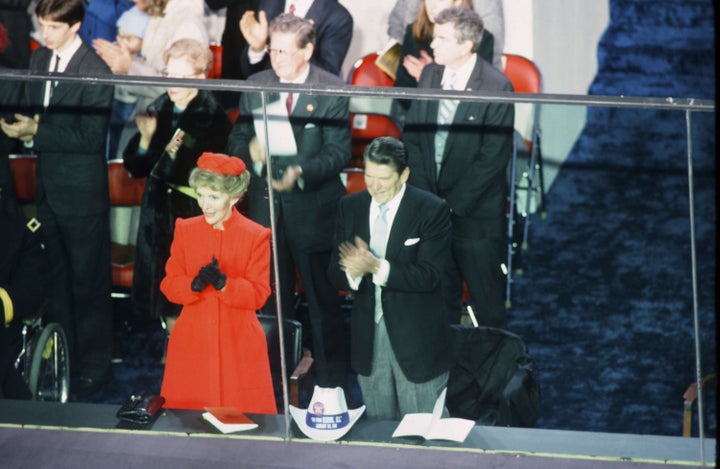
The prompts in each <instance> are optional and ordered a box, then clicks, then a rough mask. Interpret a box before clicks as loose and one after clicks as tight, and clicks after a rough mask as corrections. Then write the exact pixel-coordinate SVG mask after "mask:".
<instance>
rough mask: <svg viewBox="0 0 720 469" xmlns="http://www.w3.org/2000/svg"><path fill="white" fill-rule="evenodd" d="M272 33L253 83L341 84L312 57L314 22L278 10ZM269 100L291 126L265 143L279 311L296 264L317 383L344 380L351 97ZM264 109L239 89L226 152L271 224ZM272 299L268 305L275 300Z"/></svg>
mask: <svg viewBox="0 0 720 469" xmlns="http://www.w3.org/2000/svg"><path fill="white" fill-rule="evenodd" d="M269 31H270V44H269V48H268V51H269V55H270V60H271V63H272V69H271V70H266V71H263V72H260V73H257V74H255V75H252V76H251V77H250V78H249V79H248V81H249V82H250V83H255V84H258V83H261V84H267V83H272V84H276V83H288V84H308V85H318V84H322V85H335V86H340V85H342V83H343V82H342V80H340V78H338V77H337V76H335V75H332V74H331V73H329V72H327V71H325V70H322V69H321V68H320V67H318V66H317V65H314V64H312V63H311V58H312V56H313V54H314V51H315V30H314V29H313V26H312V23H311V22H310V21H309V20H307V19H303V18H300V17H298V16H294V15H290V14H284V15H280V16H278V17H277V18H275V19H274V20H273V21H272V22H271V23H270V27H269ZM267 98H268V99H267V103H266V104H267V106H268V108H269V109H268V111H269V112H271V113H272V116H271V117H270V120H271V121H272V122H273V123H276V124H279V125H281V126H284V129H285V130H286V131H287V134H286V135H279V134H277V133H275V134H272V135H271V136H270V145H271V147H270V149H269V153H270V158H271V166H272V171H271V176H272V190H273V191H274V194H273V195H274V201H275V206H274V214H275V228H276V233H275V239H276V241H277V244H276V246H274V247H275V248H276V250H275V255H276V256H277V259H278V264H279V271H278V276H279V277H280V286H279V287H278V286H277V285H276V288H275V294H276V295H280V300H281V301H280V303H281V307H282V311H283V314H284V315H285V316H286V317H293V315H294V309H295V308H294V303H295V299H294V292H295V278H296V273H295V272H296V269H297V272H298V273H299V275H300V279H301V280H302V285H303V290H304V295H305V298H306V300H307V304H308V314H309V318H310V321H309V323H310V324H309V326H310V334H311V337H312V347H313V357H314V359H315V364H314V366H313V369H314V370H315V376H316V379H317V383H318V385H320V386H321V387H336V386H344V385H345V381H346V378H347V360H346V353H345V346H346V340H345V329H344V321H343V315H342V312H341V308H340V296H339V295H338V291H337V290H336V289H335V288H334V287H333V286H332V285H331V284H330V281H329V279H328V274H327V266H328V262H329V260H330V251H331V248H332V232H333V220H334V218H335V212H336V210H337V204H338V200H340V198H341V197H342V196H343V195H345V187H344V186H343V184H342V182H341V180H340V172H341V171H342V170H343V168H344V167H345V166H346V165H347V163H348V161H349V159H350V115H349V110H348V98H346V97H342V96H327V95H311V94H305V93H302V92H292V93H286V92H283V93H270V94H269V95H268V97H267ZM262 106H263V102H262V101H261V96H260V94H259V93H243V94H242V97H241V98H240V112H239V116H238V118H237V121H236V123H235V126H234V127H233V130H232V132H231V133H230V138H229V139H228V153H229V154H231V155H240V156H241V157H242V158H243V159H244V160H245V164H246V165H247V167H248V168H250V169H251V173H250V174H251V180H250V187H249V190H248V202H249V206H250V208H249V210H250V213H249V215H250V218H252V219H253V220H254V221H256V222H258V223H261V224H263V225H265V226H271V224H270V207H269V203H268V201H269V192H268V191H269V190H270V188H269V187H268V185H267V183H266V181H267V174H268V173H267V171H268V166H267V164H266V162H267V160H266V151H265V148H264V146H265V135H264V132H262V130H261V131H260V134H259V135H258V134H257V133H256V129H262V128H263V127H264V124H260V122H262ZM274 144H281V145H279V146H284V147H285V148H278V147H274V146H273V145H274ZM269 301H270V303H271V304H269V305H268V307H269V308H270V309H272V306H273V304H274V303H273V302H274V301H275V299H274V298H273V297H271V298H270V300H269ZM306 325H307V324H306Z"/></svg>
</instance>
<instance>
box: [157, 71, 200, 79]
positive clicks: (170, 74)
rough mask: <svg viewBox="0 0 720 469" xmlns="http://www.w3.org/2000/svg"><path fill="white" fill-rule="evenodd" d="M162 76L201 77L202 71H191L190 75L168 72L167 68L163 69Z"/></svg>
mask: <svg viewBox="0 0 720 469" xmlns="http://www.w3.org/2000/svg"><path fill="white" fill-rule="evenodd" d="M162 76H164V77H165V78H201V77H202V73H190V74H188V75H177V74H173V73H168V71H167V70H163V71H162Z"/></svg>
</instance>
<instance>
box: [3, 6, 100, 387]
mask: <svg viewBox="0 0 720 469" xmlns="http://www.w3.org/2000/svg"><path fill="white" fill-rule="evenodd" d="M35 12H36V14H37V16H38V20H39V22H40V30H41V33H42V36H43V42H44V43H45V44H46V46H45V47H42V48H40V49H38V50H37V51H35V52H34V53H33V54H32V55H31V57H30V68H31V70H34V71H38V72H42V73H47V72H48V71H58V72H65V73H68V74H74V75H81V76H86V77H90V76H96V75H104V74H108V75H109V74H110V73H111V72H110V70H109V69H108V68H107V66H106V65H105V62H103V61H102V59H100V57H98V56H97V55H96V54H95V52H93V50H92V48H91V47H90V46H88V45H87V44H85V43H84V42H83V41H82V40H81V39H80V37H79V36H78V30H79V28H80V24H81V22H82V19H83V15H84V7H83V3H82V0H41V1H40V3H38V5H37V8H36V10H35ZM112 98H113V89H112V86H106V85H95V84H90V85H85V84H78V83H69V82H54V81H52V80H47V81H32V82H29V83H27V86H25V89H24V93H23V100H22V103H21V104H22V105H23V106H27V107H28V108H29V109H30V111H29V113H28V114H27V115H23V114H19V113H18V114H15V116H14V118H15V121H14V122H12V123H10V122H7V121H5V120H3V121H2V130H3V132H5V134H7V135H8V136H9V137H11V138H17V139H19V140H21V141H22V142H23V144H24V146H25V147H26V149H27V151H32V152H34V153H36V154H37V155H38V165H37V175H36V178H37V195H36V201H37V210H38V215H37V217H38V219H39V220H40V221H41V222H42V224H43V231H44V235H45V245H46V247H47V254H48V263H49V265H50V279H51V287H50V288H51V290H50V301H49V309H48V316H49V318H50V319H51V320H53V321H58V322H60V324H61V325H62V326H63V328H64V329H65V333H66V334H67V338H68V343H69V346H70V359H71V370H73V371H74V374H76V375H77V376H78V377H79V380H78V381H77V383H76V386H75V389H74V394H75V395H76V396H77V397H82V396H84V395H88V394H90V393H92V392H94V391H96V390H97V389H98V388H99V387H100V386H101V385H102V384H103V383H104V382H106V381H108V380H109V379H110V371H111V369H110V364H111V358H112V321H113V318H112V304H111V300H110V290H111V277H110V230H109V216H108V211H109V199H108V179H107V165H106V162H105V136H106V135H107V126H108V118H109V115H110V106H111V104H112Z"/></svg>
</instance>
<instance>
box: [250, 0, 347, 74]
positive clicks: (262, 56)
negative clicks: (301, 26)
mask: <svg viewBox="0 0 720 469" xmlns="http://www.w3.org/2000/svg"><path fill="white" fill-rule="evenodd" d="M282 13H290V14H293V15H295V16H299V17H301V18H305V19H306V20H308V21H309V22H310V24H312V26H313V28H314V29H315V37H316V39H315V52H314V53H313V56H312V59H311V62H312V64H313V65H316V66H318V67H320V68H322V69H323V70H325V71H328V72H330V73H332V74H333V75H340V73H341V68H342V64H343V60H345V56H346V55H347V52H348V48H349V47H350V40H351V39H352V31H353V18H352V16H351V15H350V12H348V11H347V9H346V8H345V7H344V6H342V5H341V4H340V3H339V2H338V1H337V0H285V1H277V0H261V1H260V6H259V7H258V12H257V18H256V17H255V12H254V11H248V12H246V13H245V14H244V15H243V17H242V20H241V21H240V29H241V31H242V33H243V36H245V39H246V40H247V42H248V47H246V48H245V50H244V51H243V53H242V56H241V59H240V66H241V68H242V70H243V72H244V73H245V74H246V75H250V74H252V73H255V72H259V71H261V70H265V69H268V68H270V60H269V58H268V56H267V53H266V50H265V47H266V42H267V38H268V22H270V21H272V20H273V19H274V18H275V17H277V16H278V15H280V14H282Z"/></svg>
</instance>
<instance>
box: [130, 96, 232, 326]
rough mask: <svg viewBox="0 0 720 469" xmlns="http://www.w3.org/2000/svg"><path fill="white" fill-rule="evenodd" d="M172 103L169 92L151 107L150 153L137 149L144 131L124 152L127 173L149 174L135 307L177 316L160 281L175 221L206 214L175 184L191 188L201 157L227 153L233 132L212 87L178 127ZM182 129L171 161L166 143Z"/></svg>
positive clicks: (190, 107)
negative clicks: (153, 128) (153, 114)
mask: <svg viewBox="0 0 720 469" xmlns="http://www.w3.org/2000/svg"><path fill="white" fill-rule="evenodd" d="M173 107H174V105H173V103H172V101H170V98H169V97H168V95H167V93H165V94H163V95H162V96H160V97H159V98H158V99H156V100H155V101H154V102H153V103H152V104H151V105H150V108H152V109H154V110H156V111H157V130H156V131H155V134H154V135H153V137H152V139H151V141H150V146H149V148H148V151H147V153H145V154H140V153H138V143H139V141H140V133H137V134H136V135H135V136H134V137H133V138H132V139H131V140H130V142H128V145H127V147H126V148H125V151H124V152H123V162H124V164H125V167H126V168H127V169H128V171H130V173H131V174H132V175H133V176H134V177H147V178H148V179H147V182H146V184H145V192H144V193H143V198H142V204H141V209H140V222H139V226H138V236H137V246H136V255H135V269H134V272H133V288H132V297H133V303H134V306H135V309H136V311H138V312H140V313H143V314H149V315H151V316H153V317H157V316H159V315H163V316H168V315H170V316H175V315H177V313H179V311H180V307H179V306H177V305H174V304H171V303H169V302H168V301H167V299H166V298H165V296H164V295H163V294H162V293H161V292H160V281H161V280H162V278H163V277H164V276H165V262H166V261H167V259H168V257H169V255H170V244H171V243H172V239H173V229H174V227H175V219H177V218H188V217H191V216H196V215H199V214H200V213H201V211H200V209H199V207H198V205H197V202H196V201H195V199H193V198H191V197H189V196H187V195H185V194H183V193H181V192H179V191H177V190H175V189H172V188H171V185H175V186H187V185H188V177H189V176H190V171H192V169H193V168H194V167H195V164H196V162H197V159H198V157H199V156H200V155H201V154H202V153H203V152H205V151H211V152H223V151H224V149H225V144H226V143H227V136H228V133H229V132H230V120H229V119H228V117H227V114H226V113H225V111H224V110H223V108H222V107H221V106H220V104H219V103H218V102H217V100H216V99H215V97H214V96H213V95H212V93H211V92H209V91H205V90H200V91H199V92H198V95H197V96H196V97H195V98H194V99H193V100H192V101H191V102H190V104H189V105H188V107H187V109H186V110H185V111H184V112H183V113H182V114H181V115H180V116H179V118H178V120H177V124H175V125H173ZM178 128H179V129H182V130H183V131H185V137H184V140H183V145H182V146H181V147H180V149H179V150H178V152H177V154H176V155H175V158H174V159H172V158H170V157H169V156H168V155H167V153H165V145H167V143H168V142H169V141H170V139H171V138H172V136H173V134H174V133H175V130H176V129H178ZM151 172H152V175H151Z"/></svg>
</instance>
